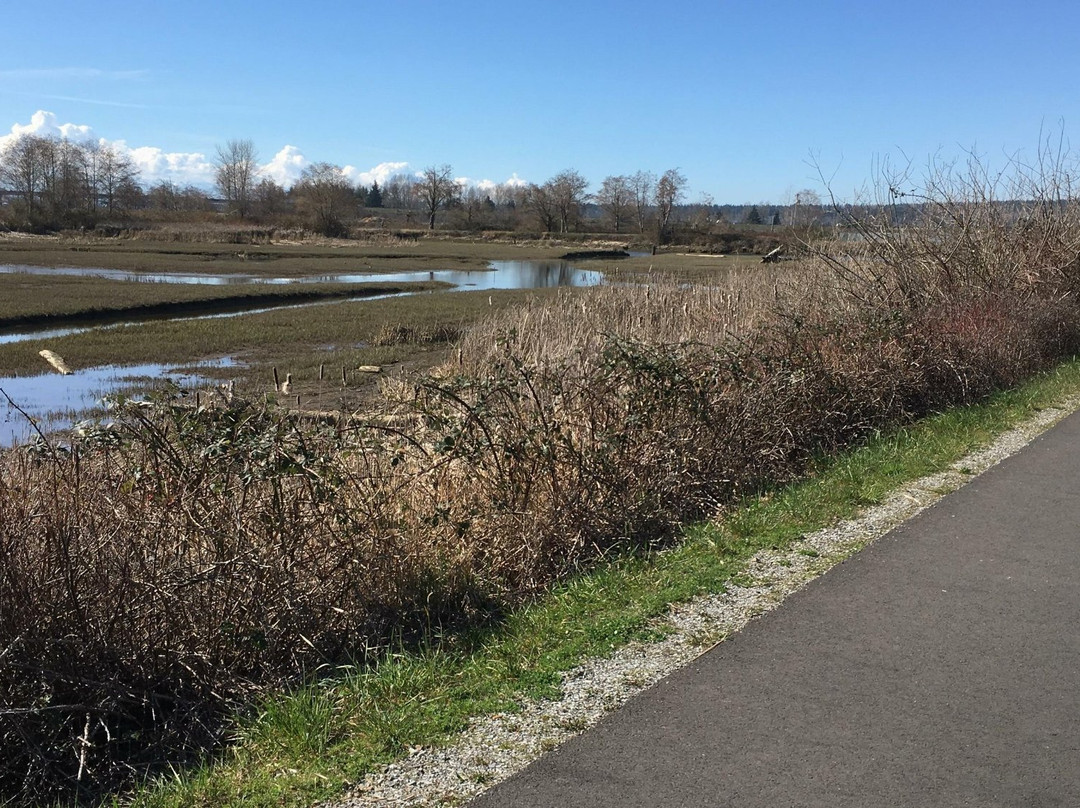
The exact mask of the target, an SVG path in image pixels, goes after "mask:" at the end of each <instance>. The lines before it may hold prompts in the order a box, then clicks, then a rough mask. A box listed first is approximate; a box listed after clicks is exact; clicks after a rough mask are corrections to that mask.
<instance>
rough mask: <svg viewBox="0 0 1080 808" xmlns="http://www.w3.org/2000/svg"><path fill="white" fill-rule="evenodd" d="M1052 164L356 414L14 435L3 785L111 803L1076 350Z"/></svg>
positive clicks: (1071, 228)
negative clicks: (293, 704) (294, 695)
mask: <svg viewBox="0 0 1080 808" xmlns="http://www.w3.org/2000/svg"><path fill="white" fill-rule="evenodd" d="M1056 176H1058V174H1057V172H1056V169H1055V170H1053V171H1050V172H1049V173H1047V172H1041V171H1039V170H1035V169H1026V168H1023V167H1019V168H1017V169H1016V171H1015V172H1014V174H1013V175H1010V178H1009V182H1010V183H1012V184H1011V185H1009V186H1005V185H1004V184H1003V182H1004V181H1003V180H1002V179H1001V178H996V179H993V180H992V181H991V180H987V179H986V178H985V177H981V176H980V175H979V174H978V173H977V172H976V173H974V174H973V173H971V172H968V173H965V174H958V173H948V172H939V173H937V174H934V175H933V176H932V177H931V178H930V180H929V181H927V182H926V183H925V188H923V190H921V191H920V192H919V193H918V194H917V195H916V198H915V199H914V201H912V200H909V199H907V198H906V197H905V200H906V201H904V202H899V201H897V200H896V199H893V200H887V201H886V203H885V204H881V205H876V206H871V207H867V208H863V209H861V210H860V211H859V214H858V215H855V213H853V212H852V209H847V210H846V213H847V217H848V218H847V220H846V221H845V222H844V224H843V226H842V228H841V230H840V232H839V233H838V237H837V238H836V239H835V240H833V241H830V242H828V243H815V244H813V245H809V246H810V248H811V250H810V252H811V257H810V258H807V259H805V260H801V261H798V262H790V263H787V264H780V265H773V266H769V267H762V268H761V269H760V270H749V269H748V270H741V271H739V272H736V273H733V274H731V275H730V276H727V277H725V278H724V279H723V281H722V282H718V283H717V284H715V285H713V286H707V287H706V286H698V287H690V286H686V285H684V284H678V283H676V282H664V281H656V282H655V283H651V284H649V285H644V286H610V287H601V288H598V289H596V290H590V291H586V292H582V291H580V290H578V291H575V292H574V293H567V294H566V295H564V296H563V297H561V298H558V299H556V300H553V301H550V302H548V303H544V304H541V303H534V304H532V305H529V306H526V307H524V308H522V309H520V310H517V311H514V312H505V313H502V314H500V315H497V316H496V317H493V318H492V319H491V320H490V321H489V322H487V323H486V324H484V325H482V326H480V327H477V328H474V329H472V330H471V331H470V332H469V333H468V334H467V335H465V337H464V338H463V339H462V340H461V342H460V343H459V346H458V350H457V351H456V352H455V356H454V359H453V360H452V361H450V362H448V363H447V364H446V365H445V366H443V367H440V368H438V369H436V370H435V371H433V372H432V373H430V374H428V375H426V376H424V377H422V378H417V379H413V380H410V381H401V380H396V381H387V382H386V383H385V385H384V392H385V394H386V401H385V405H384V407H383V408H382V410H381V411H379V412H375V413H369V414H368V415H366V416H364V417H363V418H351V419H346V418H344V417H343V418H342V419H341V420H340V422H339V423H337V424H327V423H323V422H318V421H315V420H310V421H307V420H303V419H302V418H301V416H299V415H297V414H295V413H287V412H284V411H279V410H276V409H274V408H272V407H270V408H268V407H266V406H263V405H254V404H251V403H245V402H242V401H239V400H232V401H228V402H221V403H219V404H218V405H217V406H212V407H211V406H201V407H191V406H189V405H186V404H185V403H184V402H182V401H173V400H169V401H163V402H160V403H159V404H157V405H156V406H142V405H135V404H127V405H124V406H122V407H120V408H119V409H118V411H117V415H116V422H115V424H114V425H112V426H110V427H107V428H106V427H102V428H97V429H90V430H88V431H86V432H85V434H83V435H81V436H80V435H76V436H74V437H73V438H72V442H71V445H70V446H68V447H66V448H64V449H61V448H60V447H58V446H55V445H50V444H44V443H39V444H37V445H36V446H34V447H29V448H28V449H19V450H16V451H10V452H7V453H5V454H3V455H2V456H0V555H2V559H0V561H2V566H0V699H2V704H3V707H2V708H0V751H2V753H3V754H2V756H0V761H2V762H0V787H2V789H3V793H4V795H5V796H6V797H11V798H13V799H17V800H21V801H24V802H34V801H41V800H43V799H49V798H65V799H68V798H72V797H78V798H82V797H85V798H86V799H93V798H94V797H95V796H96V795H100V794H102V793H104V792H105V791H106V790H108V789H111V788H116V787H118V786H119V785H121V784H123V783H124V782H127V781H130V780H131V779H132V778H138V777H142V776H145V775H147V774H149V773H153V772H155V771H159V770H161V769H162V767H163V766H164V765H165V764H166V762H173V763H175V762H176V761H184V760H186V759H189V758H192V757H197V756H198V755H199V754H201V753H202V752H204V751H205V750H208V749H214V748H216V747H218V746H219V745H220V744H222V743H224V742H227V740H228V728H229V724H228V722H227V720H226V717H227V716H228V715H229V714H231V713H234V712H235V711H237V710H241V711H242V710H243V709H244V708H245V706H250V705H252V704H254V703H256V702H257V701H258V699H259V697H260V696H261V695H262V694H264V693H266V692H267V691H268V690H271V689H273V688H276V687H281V686H287V685H295V684H299V683H301V682H305V681H308V680H310V679H312V678H314V677H317V676H319V675H322V674H323V673H324V672H327V671H332V670H333V669H334V668H335V666H337V665H340V664H344V663H348V664H356V663H363V662H364V661H365V660H366V659H368V658H374V657H375V656H377V654H375V653H374V651H376V650H378V649H379V648H384V647H385V645H386V643H387V642H388V641H391V640H394V641H396V642H409V641H411V640H413V639H419V638H424V639H426V640H429V641H431V640H437V639H439V638H440V637H446V636H448V635H452V633H453V632H454V631H455V630H456V629H457V628H458V627H460V626H463V625H467V624H469V623H471V622H475V621H478V620H482V619H489V620H490V619H496V618H497V616H498V614H499V613H500V611H501V610H503V609H506V608H507V607H510V606H512V605H513V604H515V603H518V602H520V601H521V600H522V599H525V598H529V597H532V596H535V595H536V594H537V593H540V592H542V591H543V590H544V589H545V588H546V587H548V586H550V585H551V584H552V582H554V581H557V580H559V579H562V578H565V577H566V576H568V575H570V574H573V573H574V572H575V571H577V570H580V569H582V568H585V567H587V566H589V565H593V564H596V563H598V562H599V561H601V560H603V559H604V558H606V557H609V556H611V555H612V554H615V553H625V552H633V551H636V550H638V549H645V548H652V547H656V546H660V545H662V544H663V543H665V542H668V541H671V540H673V539H674V538H675V537H676V536H677V535H678V533H677V531H678V528H679V526H680V525H681V524H683V523H685V522H686V521H688V520H694V519H700V518H702V517H709V516H712V515H714V514H716V513H717V512H720V511H723V510H724V509H726V508H728V507H730V506H732V505H733V504H735V503H738V502H739V501H740V500H742V499H743V498H745V497H747V496H750V495H755V494H759V493H762V492H763V491H767V490H768V489H769V488H771V487H774V486H776V485H779V484H781V483H783V482H785V481H788V480H791V479H794V478H796V477H798V476H799V475H803V474H805V473H807V472H808V471H810V470H812V469H813V466H814V463H815V462H816V461H817V459H818V458H820V457H822V456H824V455H826V454H829V453H832V452H835V451H838V450H840V449H842V448H844V447H847V446H851V445H853V444H855V443H857V442H859V441H861V440H863V439H865V438H866V437H867V436H869V435H872V434H875V433H876V432H878V431H880V430H883V429H888V428H890V427H893V426H897V425H900V424H904V423H907V422H910V421H911V420H913V419H916V418H918V417H920V416H922V415H925V414H927V413H931V412H936V411H940V410H942V409H944V408H947V407H951V406H954V405H958V404H963V403H966V402H971V401H974V400H977V399H979V398H981V397H983V396H985V395H987V394H989V393H991V392H993V391H995V390H999V389H1002V388H1004V387H1008V386H1010V385H1013V384H1015V383H1017V382H1018V381H1020V380H1022V379H1025V378H1027V377H1029V376H1031V375H1032V374H1035V373H1038V372H1039V371H1042V370H1045V369H1047V368H1048V367H1050V366H1051V365H1053V364H1054V363H1055V362H1058V361H1060V360H1061V359H1062V358H1064V357H1067V356H1069V355H1071V354H1073V353H1075V351H1076V349H1077V346H1078V345H1080V312H1078V309H1077V305H1076V293H1077V283H1078V282H1080V277H1078V270H1080V257H1078V255H1080V211H1078V209H1077V203H1076V201H1075V200H1074V199H1073V198H1072V195H1071V193H1069V192H1068V189H1067V188H1065V187H1062V184H1061V183H1060V182H1058V181H1057V180H1056V179H1055V177H1056ZM988 183H989V184H988ZM1002 188H1007V190H1008V193H1006V194H1004V195H1005V196H1006V197H1007V198H1005V199H1001V198H1000V196H1001V195H1002V194H1001V189H1002ZM894 190H895V189H894ZM905 193H909V192H908V191H905ZM412 338H413V335H412V332H410V331H408V329H407V327H405V326H402V329H401V332H400V333H398V332H397V331H395V332H394V333H392V334H388V335H387V339H394V340H397V339H412Z"/></svg>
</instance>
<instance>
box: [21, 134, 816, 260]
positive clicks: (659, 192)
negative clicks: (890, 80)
mask: <svg viewBox="0 0 1080 808" xmlns="http://www.w3.org/2000/svg"><path fill="white" fill-rule="evenodd" d="M214 180H215V189H214V190H215V191H216V194H217V196H216V197H214V196H211V195H210V193H209V192H208V191H207V190H205V189H201V188H198V187H194V186H190V185H189V186H184V187H181V186H178V185H176V184H175V183H173V182H171V181H168V180H163V181H159V182H156V183H153V184H150V185H149V186H147V185H144V184H143V183H142V181H141V178H140V175H139V172H138V169H137V168H136V166H135V165H134V163H133V161H132V160H131V158H130V157H128V156H127V155H126V154H125V153H124V152H123V151H121V150H118V149H116V148H114V147H112V146H109V145H106V144H101V143H96V142H90V141H88V142H84V143H77V142H73V141H69V140H66V139H62V138H55V137H43V136H38V135H22V136H21V137H19V138H17V139H16V140H14V141H13V142H12V143H10V144H9V145H8V146H7V147H6V148H5V149H4V150H3V151H2V152H0V203H3V204H2V205H0V223H3V224H6V225H7V226H8V227H14V228H17V229H25V230H31V231H43V230H49V229H65V228H85V227H94V226H95V225H97V224H98V223H100V222H103V221H118V220H124V219H125V218H128V217H132V216H135V217H139V216H141V217H150V218H154V217H158V218H170V217H172V218H177V217H181V218H182V217H198V218H210V217H221V216H226V217H232V218H234V219H237V220H244V221H252V222H269V223H277V224H283V225H289V226H297V227H304V228H307V229H309V230H311V231H313V232H316V233H320V234H323V235H326V236H345V235H348V233H349V232H350V228H353V227H355V226H357V225H359V226H361V227H373V226H376V227H377V226H386V223H387V222H390V221H393V222H394V223H395V225H396V226H403V227H426V228H427V229H430V230H434V229H435V228H437V227H444V228H451V229H455V230H465V231H480V230H512V231H527V232H539V233H553V234H567V233H573V232H608V233H613V234H617V235H624V234H625V235H627V236H631V235H632V236H635V237H637V238H639V239H642V240H646V241H651V242H654V243H658V244H663V243H667V242H669V241H672V240H675V239H687V238H693V237H705V236H707V235H708V234H709V233H710V232H714V231H715V230H716V229H717V228H721V227H725V226H728V227H730V226H732V225H746V226H751V227H757V228H768V227H775V226H779V225H790V224H807V223H810V222H813V221H817V220H819V219H820V218H821V217H822V215H823V212H824V208H823V206H822V205H821V200H820V199H819V198H818V196H817V194H816V193H814V192H813V191H810V190H805V191H801V192H800V193H799V194H797V195H796V197H795V201H794V204H787V205H782V206H772V205H768V204H766V203H760V204H753V205H716V204H715V203H714V202H713V200H712V199H711V198H709V197H707V196H706V197H703V198H702V199H700V200H699V201H697V202H687V200H686V199H685V196H686V189H687V179H686V177H685V176H683V174H682V173H681V172H680V171H679V169H677V168H672V169H668V170H667V171H665V172H664V173H663V174H661V175H659V176H657V175H655V174H653V173H652V172H649V171H637V172H634V173H627V174H620V175H614V176H608V177H605V178H604V179H603V180H601V181H600V183H599V186H598V188H597V190H596V191H595V193H592V194H590V193H589V186H590V182H589V181H588V180H587V179H586V178H585V177H584V176H582V175H581V174H580V173H579V172H577V171H576V170H574V169H569V168H568V169H565V170H563V171H560V172H559V173H557V174H556V175H555V176H553V177H551V178H550V179H548V180H547V181H545V182H543V183H505V184H502V185H485V186H477V185H468V184H464V183H460V182H458V181H457V180H455V179H454V176H453V169H452V167H451V166H450V165H449V164H443V165H438V166H429V167H427V168H425V169H424V170H423V171H421V172H417V173H400V174H397V175H395V176H391V177H389V178H387V179H386V180H385V181H384V182H383V183H382V184H380V183H379V182H372V183H371V184H370V185H364V184H360V185H356V184H354V183H352V182H351V181H350V180H349V178H348V177H347V176H346V174H345V171H344V170H343V169H342V167H341V166H338V165H334V164H332V163H326V162H320V163H314V164H311V165H309V166H307V167H306V168H304V170H303V172H302V174H301V176H300V178H299V179H298V180H297V181H296V182H295V183H294V184H293V185H292V187H290V188H286V187H284V186H283V185H281V184H280V183H278V182H276V181H275V180H274V179H272V178H271V177H269V176H266V175H265V174H264V173H262V172H261V171H260V167H259V159H258V153H257V152H256V149H255V146H254V144H253V143H252V141H251V140H245V139H237V140H229V141H227V142H226V143H225V144H224V145H222V146H219V147H217V152H216V157H215V160H214Z"/></svg>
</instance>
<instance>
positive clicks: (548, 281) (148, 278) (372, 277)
mask: <svg viewBox="0 0 1080 808" xmlns="http://www.w3.org/2000/svg"><path fill="white" fill-rule="evenodd" d="M0 274H6V275H17V274H23V275H69V276H78V277H85V278H104V279H106V280H115V281H120V282H127V283H178V284H189V285H209V286H242V285H269V286H283V285H288V284H296V283H314V284H319V283H420V282H423V281H441V282H443V283H449V284H453V285H452V287H451V288H450V289H448V290H446V291H458V292H462V291H475V290H488V291H494V290H497V289H545V288H549V287H553V286H595V285H597V284H599V283H600V282H601V281H602V280H603V275H602V274H601V273H600V272H597V271H595V270H589V269H581V268H580V267H576V266H574V265H573V264H571V263H569V262H568V261H492V262H491V264H490V269H486V270H483V269H477V270H460V269H437V270H418V271H415V272H383V273H372V274H363V273H349V272H345V273H339V274H334V275H312V276H305V277H300V278H275V277H261V276H257V275H235V274H227V275H204V274H180V273H175V274H174V273H142V272H129V271H127V270H122V269H94V268H90V267H32V266H24V265H19V264H6V265H0ZM414 294H431V292H429V291H424V292H400V293H398V294H397V295H394V296H395V297H405V296H409V295H414ZM388 296H389V295H377V296H368V297H363V296H358V297H354V298H339V299H335V300H332V301H325V300H324V301H314V302H308V303H281V304H279V305H276V306H271V307H266V306H260V305H259V304H258V303H254V304H253V307H252V308H240V309H238V310H236V311H229V312H215V313H214V314H206V315H185V316H181V317H168V316H164V317H163V316H151V317H144V318H140V319H139V320H132V319H131V318H130V317H126V316H124V315H123V314H118V315H117V317H116V319H114V320H108V319H104V320H103V319H97V320H95V321H94V323H93V324H90V325H76V326H67V327H62V328H50V327H47V326H43V327H39V328H22V329H19V330H11V331H4V330H3V329H0V344H4V343H11V342H23V341H25V340H31V339H49V338H54V337H64V336H68V335H70V334H81V333H85V332H87V331H93V330H97V329H101V328H116V327H118V326H129V325H137V324H138V323H139V322H146V321H148V320H191V319H199V318H200V317H238V316H240V315H242V314H258V313H260V312H264V311H269V310H270V308H307V307H309V306H318V305H327V304H328V303H342V302H359V301H369V300H378V299H381V298H384V297H388Z"/></svg>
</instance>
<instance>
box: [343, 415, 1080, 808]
mask: <svg viewBox="0 0 1080 808" xmlns="http://www.w3.org/2000/svg"><path fill="white" fill-rule="evenodd" d="M1078 408H1080V399H1073V400H1069V401H1066V402H1063V403H1062V404H1061V405H1060V406H1058V407H1054V408H1048V409H1044V410H1042V411H1040V412H1039V413H1038V415H1037V416H1036V417H1034V418H1032V419H1031V420H1029V421H1027V422H1025V423H1024V424H1022V425H1020V426H1019V427H1017V428H1015V429H1013V430H1010V431H1009V432H1006V433H1004V434H1002V435H1000V436H999V437H998V438H997V439H996V440H995V441H994V442H993V444H992V445H990V446H988V447H987V448H985V449H983V450H981V451H979V452H976V453H974V454H972V455H969V456H967V457H965V458H963V459H962V460H960V461H958V462H957V463H955V464H953V466H952V467H951V468H950V469H948V470H947V471H944V472H942V473H939V474H934V475H931V476H929V477H924V478H922V479H919V480H916V481H915V482H913V483H910V484H908V485H906V486H904V487H903V488H900V489H898V490H897V491H895V492H893V493H892V494H891V495H890V496H889V497H888V499H887V500H885V501H884V502H882V503H881V504H880V505H877V506H875V507H872V508H869V509H867V510H866V511H864V512H863V513H861V514H860V515H859V516H858V517H857V518H855V519H851V520H848V521H844V522H841V523H839V524H837V525H834V526H832V527H829V528H826V529H824V530H820V531H818V532H816V533H813V534H809V535H807V536H806V537H805V538H804V539H803V540H801V541H799V542H798V543H797V544H796V545H795V546H794V547H792V548H789V549H786V550H782V551H762V552H759V553H757V554H756V555H755V556H754V557H753V558H752V559H750V561H749V564H748V566H747V568H746V574H745V575H744V576H741V580H745V581H747V582H748V583H749V584H750V585H748V586H734V585H729V586H728V587H727V589H726V590H725V591H724V592H722V593H721V594H717V595H711V596H708V597H701V598H697V599H695V600H693V601H690V602H687V603H679V604H674V605H672V606H671V608H670V610H669V612H668V614H667V615H666V616H665V617H664V618H662V619H661V620H659V621H657V622H658V623H660V624H663V625H664V627H665V629H666V634H665V636H664V638H663V639H662V640H660V641H658V642H653V643H647V644H645V643H632V644H630V645H627V646H625V647H623V648H620V649H618V650H617V651H616V652H615V653H613V654H612V656H610V657H603V658H595V659H588V660H586V661H585V662H583V663H582V664H581V665H579V666H578V667H576V668H574V669H573V670H570V671H567V672H566V673H565V674H564V675H563V682H562V693H563V696H562V698H561V699H560V700H558V701H550V700H527V701H523V702H522V703H521V705H520V711H518V712H513V713H496V714H494V715H488V716H483V717H480V718H477V719H475V720H473V721H472V722H471V724H470V725H469V727H468V728H467V729H466V730H465V731H464V732H463V733H462V734H461V735H459V736H458V737H457V738H456V739H454V740H453V741H452V742H451V743H450V744H448V745H445V746H439V747H421V748H416V749H413V750H411V752H410V754H409V755H408V756H407V757H405V758H404V759H402V760H399V761H397V762H395V763H391V764H389V765H387V766H384V767H382V768H380V769H378V770H376V771H374V772H372V773H371V774H369V775H368V776H367V777H366V778H365V779H364V780H363V781H362V782H361V783H358V784H357V785H356V786H355V787H354V789H353V790H352V791H351V792H350V793H349V794H348V795H347V796H345V797H343V798H341V799H339V800H337V801H335V802H331V803H325V804H324V806H323V808H360V807H361V806H394V808H400V807H404V806H452V805H460V804H462V803H464V802H466V801H467V800H469V799H471V798H473V797H475V796H477V795H478V794H480V793H481V792H483V791H485V790H486V789H488V788H490V787H491V786H493V785H495V784H496V783H498V782H500V781H502V780H505V779H506V778H507V777H510V776H511V775H512V774H514V773H515V772H517V771H520V770H521V769H523V768H525V766H527V765H528V764H529V763H530V762H532V761H533V760H535V759H536V758H538V757H539V756H540V755H542V754H544V753H545V752H547V751H549V750H551V749H553V748H555V747H556V746H558V745H559V744H561V743H562V742H563V741H565V740H567V739H568V738H570V737H572V736H574V735H577V734H579V733H581V732H583V731H585V730H586V729H588V728H589V727H591V726H593V725H594V724H596V723H597V722H598V721H599V720H600V719H601V718H602V717H603V716H604V715H605V714H606V713H608V712H610V711H612V710H615V709H617V708H618V707H619V706H620V705H622V704H623V703H625V702H626V701H627V700H628V699H629V698H630V697H631V696H633V695H634V694H636V693H639V692H640V691H641V690H643V689H645V688H647V687H649V686H651V685H653V684H655V683H656V682H657V681H659V680H660V679H661V678H663V677H664V676H667V675H668V674H669V673H671V672H672V671H674V670H676V669H677V668H680V667H682V666H683V665H686V664H687V663H688V662H690V661H691V660H693V659H695V658H696V657H698V656H699V655H701V654H702V653H704V652H705V651H707V650H708V649H709V648H711V647H712V646H714V645H716V644H717V643H719V642H722V641H723V640H724V638H725V637H727V636H729V635H730V634H732V633H734V632H736V631H738V630H739V629H741V628H742V627H743V626H745V625H746V624H747V623H748V622H749V621H750V620H752V619H753V618H755V617H757V616H759V615H761V614H764V613H765V612H768V611H770V610H772V609H773V608H775V607H776V606H777V605H778V604H779V603H780V602H781V601H782V600H783V599H784V598H786V597H787V596H788V595H790V594H791V593H792V592H794V591H795V590H797V589H799V588H801V587H802V586H804V585H805V584H806V583H807V582H809V581H810V580H812V579H814V578H816V577H817V576H819V575H821V574H822V573H824V572H825V571H826V570H828V569H829V568H830V567H832V566H833V565H835V564H837V563H839V562H840V561H842V560H843V559H845V558H847V557H848V556H850V555H851V554H852V553H854V552H856V551H858V550H859V549H860V548H861V547H863V546H865V545H866V544H868V543H870V542H872V541H874V540H875V539H877V538H879V537H880V536H883V535H885V534H886V533H887V532H889V530H891V529H892V528H894V527H895V526H897V525H898V524H900V523H901V522H903V521H905V520H907V519H910V518H911V517H913V516H915V515H916V514H917V513H919V512H920V511H922V510H924V509H925V508H927V507H929V506H930V505H932V504H933V503H934V502H936V501H937V500H939V499H941V498H942V497H943V496H945V495H946V494H948V493H950V492H952V491H955V490H956V489H958V488H960V487H961V486H962V485H964V484H965V483H966V482H968V481H969V480H970V479H971V478H972V477H973V476H975V475H977V474H980V473H981V472H983V471H985V470H986V469H988V468H990V467H991V466H993V465H994V464H996V463H998V462H1000V461H1001V460H1003V459H1004V458H1006V457H1008V456H1009V455H1011V454H1013V453H1014V452H1016V451H1018V450H1019V449H1020V448H1021V447H1023V446H1024V445H1026V444H1027V443H1029V442H1030V441H1031V440H1032V439H1034V438H1035V437H1036V436H1037V435H1039V434H1040V433H1041V432H1043V431H1045V430H1046V429H1048V428H1050V427H1051V426H1052V425H1053V424H1055V423H1056V422H1057V421H1059V420H1061V419H1062V418H1064V417H1065V416H1066V415H1068V414H1069V413H1070V412H1073V411H1074V410H1076V409H1078Z"/></svg>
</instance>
